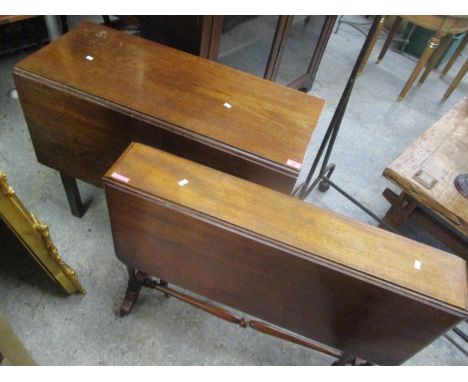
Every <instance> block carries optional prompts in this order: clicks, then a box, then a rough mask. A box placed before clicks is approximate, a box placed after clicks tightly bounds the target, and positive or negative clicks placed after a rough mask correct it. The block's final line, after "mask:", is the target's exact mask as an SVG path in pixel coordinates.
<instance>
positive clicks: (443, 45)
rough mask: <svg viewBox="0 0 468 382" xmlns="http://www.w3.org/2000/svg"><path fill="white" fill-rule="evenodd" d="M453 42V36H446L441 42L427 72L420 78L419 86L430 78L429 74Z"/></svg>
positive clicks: (428, 65)
mask: <svg viewBox="0 0 468 382" xmlns="http://www.w3.org/2000/svg"><path fill="white" fill-rule="evenodd" d="M451 41H452V36H451V35H449V36H445V37H444V38H443V39H442V40H441V42H440V45H439V46H438V48H437V49H436V50H435V52H434V54H433V55H432V56H431V59H430V60H429V61H428V63H427V66H426V70H425V71H424V73H423V74H422V76H421V77H420V78H419V81H418V86H419V85H422V84H423V83H424V81H425V80H426V78H427V77H428V76H429V74H430V73H431V72H432V70H433V69H434V68H435V66H436V64H437V62H438V61H439V60H440V58H441V57H442V55H443V54H444V52H445V51H446V50H447V48H448V46H449V45H450V42H451Z"/></svg>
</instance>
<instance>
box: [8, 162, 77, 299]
mask: <svg viewBox="0 0 468 382" xmlns="http://www.w3.org/2000/svg"><path fill="white" fill-rule="evenodd" d="M0 218H1V219H2V220H3V221H4V222H5V223H6V224H7V226H8V227H9V228H10V229H11V230H12V231H13V232H14V234H15V235H16V236H17V237H18V239H19V240H20V242H21V243H22V244H23V246H24V247H25V248H26V249H27V250H28V251H29V253H31V256H32V257H33V258H34V260H36V261H37V262H38V263H39V265H40V266H41V267H42V268H43V269H44V271H45V272H46V273H47V274H48V275H49V276H50V277H51V278H52V279H53V280H54V281H55V282H56V283H57V284H59V285H60V286H61V287H62V289H63V290H65V292H66V293H67V294H72V293H76V292H79V293H85V290H84V288H83V287H82V286H81V284H80V282H79V280H78V277H77V276H76V274H75V271H74V270H73V269H71V268H70V267H69V266H68V265H67V264H65V263H64V262H63V260H62V258H61V257H60V255H59V254H58V251H57V248H56V247H55V245H54V243H53V241H52V239H51V237H50V234H49V228H48V227H47V224H44V223H41V222H40V221H39V220H37V218H36V217H35V216H34V215H33V214H32V213H30V212H29V211H28V210H27V209H26V207H24V205H23V203H21V201H20V200H19V199H18V197H17V196H16V194H15V191H14V190H13V188H12V187H10V185H9V184H8V182H7V177H6V174H5V173H4V172H2V171H0Z"/></svg>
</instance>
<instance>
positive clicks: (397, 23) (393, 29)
mask: <svg viewBox="0 0 468 382" xmlns="http://www.w3.org/2000/svg"><path fill="white" fill-rule="evenodd" d="M401 20H402V18H401V17H400V16H397V17H396V19H395V21H394V22H393V25H392V27H391V29H390V31H389V32H388V36H387V39H386V40H385V43H384V45H383V47H382V50H381V51H380V54H379V58H378V59H377V64H378V63H380V61H382V60H383V58H384V57H385V54H386V53H387V50H388V47H389V46H390V43H391V42H392V40H393V37H395V34H396V32H397V30H398V28H399V27H400V24H401Z"/></svg>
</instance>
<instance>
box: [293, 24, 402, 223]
mask: <svg viewBox="0 0 468 382" xmlns="http://www.w3.org/2000/svg"><path fill="white" fill-rule="evenodd" d="M381 18H382V16H375V18H374V21H373V23H372V25H371V28H370V30H369V33H368V34H367V37H366V40H365V42H364V44H363V46H362V48H361V51H360V53H359V56H358V58H357V60H356V62H355V64H354V68H353V70H352V72H351V75H350V76H349V79H348V82H347V83H346V87H345V89H344V91H343V94H342V95H341V98H340V101H339V103H338V106H337V108H336V110H335V113H334V114H333V118H332V120H331V122H330V125H329V126H328V129H327V132H326V133H325V137H324V138H323V141H322V143H321V144H320V148H319V150H318V153H317V156H316V157H315V159H314V162H313V164H312V167H311V169H310V171H309V173H308V175H307V178H306V181H305V182H303V183H301V184H300V185H299V186H298V187H297V188H296V189H295V190H294V191H293V193H292V194H293V196H296V197H298V198H299V199H301V200H304V199H305V198H307V196H308V195H309V194H310V193H311V192H312V190H313V189H314V188H315V187H316V186H317V185H318V188H319V190H320V191H322V192H326V191H327V190H328V189H329V188H330V186H332V187H333V188H334V189H335V190H337V191H338V192H339V193H340V194H342V195H343V196H344V197H346V198H347V199H348V200H350V201H351V202H352V203H354V204H355V205H357V206H358V207H359V208H361V209H362V210H363V211H364V212H366V213H367V214H368V215H369V216H371V217H372V218H373V219H375V220H377V221H378V222H379V223H380V224H382V225H384V226H385V227H386V228H388V229H390V230H392V231H395V229H394V228H393V227H391V226H389V225H388V224H387V223H385V222H384V221H382V219H380V218H379V217H378V216H377V215H376V214H374V213H373V212H372V211H371V210H370V209H369V208H367V207H365V206H364V205H363V204H361V203H360V202H359V201H357V200H356V199H355V198H353V197H352V196H351V195H349V194H348V193H346V192H345V191H344V190H343V189H342V188H340V187H339V186H338V185H337V184H335V183H334V182H332V181H331V180H330V177H331V176H332V174H333V171H334V170H335V167H336V165H335V164H334V163H329V160H330V155H331V153H332V151H333V146H334V144H335V141H336V137H337V136H338V132H339V130H340V126H341V121H342V120H343V116H344V113H345V111H346V107H347V105H348V101H349V98H350V96H351V93H352V90H353V87H354V82H355V81H356V77H357V73H358V69H359V67H360V66H361V63H362V61H363V59H364V55H365V52H366V50H367V48H368V47H369V44H370V42H371V40H372V37H373V36H374V34H375V32H376V30H377V26H378V25H379V22H380V19H381ZM324 154H325V156H324V158H323V161H322V165H321V168H320V171H319V174H318V176H317V177H316V178H315V179H314V180H313V181H312V179H313V176H314V174H315V171H316V170H317V167H318V165H319V163H320V160H321V159H322V156H323V155H324Z"/></svg>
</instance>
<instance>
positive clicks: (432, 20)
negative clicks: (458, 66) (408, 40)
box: [359, 16, 468, 101]
mask: <svg viewBox="0 0 468 382" xmlns="http://www.w3.org/2000/svg"><path fill="white" fill-rule="evenodd" d="M402 20H406V21H408V22H410V23H412V24H415V25H418V26H420V27H423V28H426V29H430V30H432V31H434V32H435V33H434V35H433V36H432V37H431V38H430V39H429V40H428V42H427V46H426V49H425V50H424V52H423V53H422V55H421V57H420V59H419V61H418V63H417V65H416V67H415V68H414V69H413V72H412V73H411V75H410V76H409V78H408V80H407V81H406V84H405V86H404V87H403V89H402V91H401V92H400V95H399V96H398V101H401V100H402V99H403V98H405V96H406V94H408V91H409V89H411V87H412V86H413V83H414V81H416V78H417V77H418V76H419V74H420V73H421V71H422V70H423V69H424V67H426V65H427V67H426V70H425V71H424V73H423V74H422V75H421V78H420V79H419V82H418V84H419V85H421V84H422V83H423V82H424V81H425V79H426V78H427V77H428V75H429V73H430V72H431V71H432V69H434V67H435V65H436V63H437V62H438V61H439V59H440V57H441V56H442V54H443V53H444V51H445V50H446V49H447V47H448V45H449V44H450V41H451V37H452V35H454V34H457V33H463V32H466V31H467V30H468V18H466V17H464V16H398V17H397V18H396V19H395V22H394V23H393V26H392V27H391V29H390V31H389V34H388V37H387V39H386V41H385V43H384V46H383V47H382V50H381V52H380V54H379V57H378V59H377V63H379V62H380V61H381V60H382V59H383V58H384V56H385V53H386V52H387V50H388V47H389V46H390V43H391V41H392V39H393V37H394V36H395V33H396V31H397V30H398V27H399V26H400V23H401V21H402ZM382 29H383V21H382V22H381V23H380V27H379V29H378V30H377V32H376V34H375V36H374V39H373V41H372V43H371V45H370V46H369V49H368V50H367V52H366V58H368V57H369V56H370V53H371V52H372V49H373V48H374V46H375V43H376V42H377V39H378V37H379V34H380V33H381V32H382ZM465 40H466V37H465ZM465 40H464V41H463V43H462V45H463V44H465V45H466V41H465ZM366 62H367V59H366V60H365V61H364V62H363V65H362V67H361V68H360V70H359V73H361V72H362V71H363V70H364V66H365V64H366ZM452 64H453V63H452Z"/></svg>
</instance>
